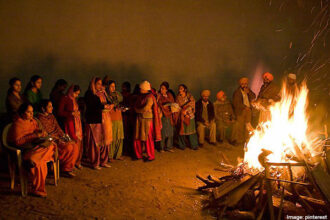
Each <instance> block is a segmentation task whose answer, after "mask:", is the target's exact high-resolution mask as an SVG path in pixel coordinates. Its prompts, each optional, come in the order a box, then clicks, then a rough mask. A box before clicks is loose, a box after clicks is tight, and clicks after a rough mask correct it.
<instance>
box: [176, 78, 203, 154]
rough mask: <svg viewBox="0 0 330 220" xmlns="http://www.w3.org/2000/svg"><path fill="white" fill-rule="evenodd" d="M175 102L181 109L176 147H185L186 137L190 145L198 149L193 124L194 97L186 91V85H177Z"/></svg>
mask: <svg viewBox="0 0 330 220" xmlns="http://www.w3.org/2000/svg"><path fill="white" fill-rule="evenodd" d="M176 103H178V104H179V106H180V108H181V111H180V113H179V118H178V130H179V137H178V145H179V146H178V147H179V148H180V149H182V150H184V149H185V148H186V139H187V138H188V140H189V144H190V147H191V148H192V149H193V150H197V149H198V140H197V135H196V126H195V99H194V97H193V96H192V95H191V94H190V93H189V92H188V89H187V86H186V85H184V84H181V85H179V94H178V95H177V97H176Z"/></svg>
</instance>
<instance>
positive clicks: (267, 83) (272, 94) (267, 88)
mask: <svg viewBox="0 0 330 220" xmlns="http://www.w3.org/2000/svg"><path fill="white" fill-rule="evenodd" d="M262 78H263V81H264V84H263V85H262V86H261V88H260V91H259V95H258V98H257V103H259V105H260V107H261V108H260V115H259V123H260V122H266V121H268V120H269V119H270V111H269V107H270V105H272V104H273V103H274V102H277V101H279V100H280V99H281V96H280V89H279V88H278V87H277V86H276V85H275V84H274V83H273V80H274V76H273V75H272V74H271V73H268V72H266V73H264V74H263V75H262Z"/></svg>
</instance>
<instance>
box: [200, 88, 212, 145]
mask: <svg viewBox="0 0 330 220" xmlns="http://www.w3.org/2000/svg"><path fill="white" fill-rule="evenodd" d="M210 95H211V91H210V90H203V91H202V92H201V98H200V99H199V100H198V101H197V102H196V122H197V134H198V142H199V145H200V146H201V147H202V146H203V144H204V139H205V129H206V128H207V129H209V131H210V132H209V141H210V144H213V145H215V144H216V125H215V120H214V106H213V103H212V102H210V101H209V97H210Z"/></svg>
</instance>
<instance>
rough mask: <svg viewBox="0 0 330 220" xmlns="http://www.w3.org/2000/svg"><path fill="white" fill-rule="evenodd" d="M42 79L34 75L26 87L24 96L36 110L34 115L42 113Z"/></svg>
mask: <svg viewBox="0 0 330 220" xmlns="http://www.w3.org/2000/svg"><path fill="white" fill-rule="evenodd" d="M41 86H42V78H41V76H38V75H34V76H32V77H31V79H30V82H29V83H28V84H27V85H26V88H25V91H24V94H25V96H26V98H27V100H28V101H29V102H30V103H31V105H32V106H33V109H34V114H36V113H37V112H40V106H39V105H40V102H41V100H42V94H41V91H40V89H41Z"/></svg>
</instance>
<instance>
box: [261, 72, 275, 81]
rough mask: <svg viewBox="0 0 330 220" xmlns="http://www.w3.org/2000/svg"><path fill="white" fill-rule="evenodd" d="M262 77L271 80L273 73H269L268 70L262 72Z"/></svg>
mask: <svg viewBox="0 0 330 220" xmlns="http://www.w3.org/2000/svg"><path fill="white" fill-rule="evenodd" d="M262 78H263V79H264V78H267V79H269V81H273V80H274V76H273V74H271V73H269V72H266V73H264V74H263V75H262Z"/></svg>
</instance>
